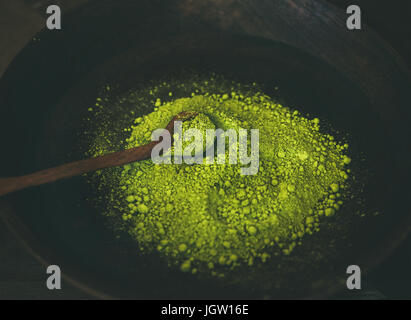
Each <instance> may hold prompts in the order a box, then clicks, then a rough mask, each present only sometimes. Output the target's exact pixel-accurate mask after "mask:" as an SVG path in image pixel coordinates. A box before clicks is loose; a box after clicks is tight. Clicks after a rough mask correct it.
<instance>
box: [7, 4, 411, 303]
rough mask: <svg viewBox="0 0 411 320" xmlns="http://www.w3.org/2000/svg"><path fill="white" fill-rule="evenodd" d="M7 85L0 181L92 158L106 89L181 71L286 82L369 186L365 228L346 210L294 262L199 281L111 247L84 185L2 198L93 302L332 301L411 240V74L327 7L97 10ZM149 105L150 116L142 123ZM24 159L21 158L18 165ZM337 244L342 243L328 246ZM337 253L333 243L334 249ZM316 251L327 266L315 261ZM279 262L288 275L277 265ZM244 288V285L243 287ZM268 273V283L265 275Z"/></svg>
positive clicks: (31, 48) (23, 61) (45, 46)
mask: <svg viewBox="0 0 411 320" xmlns="http://www.w3.org/2000/svg"><path fill="white" fill-rule="evenodd" d="M37 37H38V38H40V41H37V42H31V43H30V44H28V45H27V46H26V47H25V48H24V50H23V51H22V52H21V53H20V54H19V55H18V57H17V58H16V59H15V60H14V61H13V62H12V63H11V65H10V66H9V68H8V70H7V72H6V73H5V75H4V77H3V78H2V79H1V80H0V105H1V106H2V109H1V111H0V112H1V116H0V121H1V126H0V130H1V134H2V135H1V139H2V148H3V150H7V152H6V154H7V155H8V156H7V157H2V158H1V160H0V161H1V171H0V172H1V175H2V176H13V175H21V174H24V173H28V172H32V171H35V170H38V169H42V168H46V167H49V166H52V165H57V164H60V163H63V162H67V161H69V160H76V159H79V158H80V157H82V155H81V153H80V151H79V150H80V149H81V148H80V146H81V145H82V144H84V141H82V139H81V137H79V136H78V135H77V133H78V132H79V130H80V125H81V120H82V118H83V117H84V115H85V114H86V111H87V107H88V105H89V104H90V103H92V102H93V101H94V99H95V97H96V96H97V94H98V91H99V89H100V87H101V86H102V85H104V84H106V83H114V84H118V85H119V86H118V88H117V89H115V91H114V94H115V95H121V94H123V93H124V92H126V91H127V90H128V89H129V88H133V87H135V86H140V85H143V84H144V83H147V81H149V80H153V79H156V78H158V77H162V76H164V75H167V74H178V72H179V71H180V70H182V69H192V70H196V71H197V72H201V71H204V72H205V71H212V70H214V71H216V72H218V73H221V74H224V75H226V76H229V77H232V78H234V79H237V80H240V81H244V82H252V81H257V82H259V83H261V84H262V86H263V88H267V90H268V89H269V88H270V87H271V86H273V85H277V86H279V88H280V91H279V97H278V98H280V99H281V100H283V101H284V102H285V103H287V104H288V105H290V106H294V107H296V108H298V109H299V110H301V111H303V112H305V113H309V114H311V115H315V116H319V117H321V118H323V119H326V120H327V122H328V123H330V124H332V126H333V127H335V128H337V129H339V130H340V131H341V132H347V133H349V135H350V137H351V140H352V141H353V143H352V144H353V149H354V152H355V154H357V155H358V157H357V160H360V159H361V158H363V156H362V155H360V152H362V153H363V155H364V156H365V158H366V159H367V161H366V163H365V165H364V167H365V168H366V169H367V170H366V172H365V171H361V170H360V169H361V168H360V166H359V167H358V171H359V172H360V174H363V175H364V179H367V180H366V181H367V183H366V186H365V190H364V194H365V196H366V204H367V208H368V209H369V210H370V211H371V210H379V211H380V212H381V213H382V214H380V215H378V216H373V215H371V216H370V217H367V218H363V219H360V218H358V217H356V216H355V215H354V214H353V210H354V209H353V208H354V206H353V205H348V206H347V207H346V208H345V209H343V211H341V213H340V214H339V215H337V217H336V218H335V220H331V222H332V224H333V225H335V226H338V227H329V228H328V229H327V228H325V230H324V231H321V232H320V233H319V234H316V235H314V236H312V237H309V238H307V239H305V241H304V243H303V245H302V246H301V247H299V248H297V249H296V250H295V252H294V254H293V255H292V257H290V258H280V259H276V260H273V261H271V262H270V263H268V264H267V268H265V270H264V271H261V273H262V276H261V279H264V281H265V280H266V279H270V281H265V283H264V285H262V283H261V282H262V281H243V283H228V282H224V281H217V280H211V281H210V280H209V279H197V278H195V277H192V276H187V275H183V274H181V273H180V272H179V271H178V270H173V269H170V268H167V267H166V266H165V264H164V262H163V261H162V260H161V259H159V258H158V257H156V256H150V257H141V256H139V255H136V251H135V248H134V247H133V245H132V244H130V243H128V242H118V241H114V240H113V237H112V235H111V233H110V232H109V231H108V230H107V229H106V227H105V226H104V221H103V219H102V218H101V215H100V214H99V212H98V210H97V209H96V208H94V207H92V206H90V204H89V203H88V202H86V201H85V199H86V197H89V196H90V191H89V189H88V188H87V186H86V184H85V183H84V180H83V179H82V178H76V179H71V180H68V181H62V182H58V183H55V184H53V185H49V186H43V187H41V188H37V189H31V190H26V191H23V192H20V193H18V194H15V195H10V196H8V197H7V198H4V199H2V210H1V212H2V214H3V216H4V218H5V220H6V221H7V222H8V224H9V225H10V226H11V228H12V229H13V230H15V232H16V233H17V234H18V235H19V237H20V238H21V239H22V240H23V241H25V243H26V245H27V247H28V248H29V250H31V252H32V253H33V254H35V255H36V257H37V258H39V259H40V260H41V261H43V263H45V264H47V263H52V264H58V265H60V266H61V267H62V270H63V272H64V274H65V275H66V277H67V278H68V279H69V280H70V281H72V282H73V283H75V284H76V285H77V286H79V287H81V288H83V289H84V290H86V291H87V292H89V293H91V294H92V295H94V296H96V297H119V298H261V297H263V296H269V297H272V298H278V297H280V298H288V297H294V298H295V297H320V296H321V297H322V296H325V295H328V294H331V293H332V292H334V291H335V290H337V289H338V288H339V287H341V284H344V281H345V280H344V279H345V276H346V274H345V270H346V268H347V266H348V265H350V264H358V265H360V266H362V267H363V270H368V269H369V268H370V267H372V266H375V265H377V264H378V263H380V262H381V261H382V259H384V258H385V257H386V256H387V255H388V254H389V253H390V252H391V250H392V249H393V248H395V247H396V246H397V245H398V244H399V243H400V241H401V240H402V239H403V238H404V237H405V236H406V235H407V234H408V233H409V232H410V224H411V221H410V213H409V208H408V207H407V194H408V188H407V187H406V185H407V182H408V180H407V178H408V177H409V166H408V161H407V159H409V156H410V150H411V148H410V145H409V141H408V138H409V136H410V132H409V131H410V129H409V125H408V120H409V119H410V111H409V108H408V107H409V102H408V101H407V93H408V91H409V88H410V77H409V74H408V73H407V71H406V68H405V67H404V65H403V62H402V61H401V59H400V58H399V57H398V56H397V54H396V53H395V52H394V51H393V50H392V49H391V48H390V47H389V46H388V45H387V44H386V43H384V42H383V41H382V40H381V39H380V38H379V37H378V36H377V35H376V34H375V33H374V32H373V31H372V30H370V29H368V28H367V26H364V28H363V30H361V31H357V32H353V31H348V30H347V29H346V27H345V13H344V12H342V11H340V10H338V9H336V8H335V7H333V6H330V5H327V4H325V3H323V2H322V1H312V0H294V1H283V0H281V1H280V0H275V1H264V0H262V1H258V2H251V1H240V0H230V1H201V3H200V2H199V3H197V2H194V1H188V0H187V1H172V0H167V1H165V0H161V1H159V0H158V1H153V0H151V1H126V0H122V1H118V0H116V1H114V0H111V1H109V0H99V1H91V2H90V3H88V4H86V5H84V6H81V7H80V8H78V9H77V10H75V11H73V12H71V13H70V14H67V16H65V17H64V28H63V30H62V31H59V32H50V31H47V30H43V31H41V32H40V33H39V34H38V35H37ZM148 111H149V110H148V109H147V110H141V113H145V112H148ZM10 155H12V156H10ZM330 243H332V244H333V246H332V247H330V246H329V244H330ZM330 248H332V249H330ZM312 252H322V253H323V254H324V259H321V260H319V261H314V260H313V257H312ZM279 266H281V268H279ZM244 278H246V277H244ZM261 279H260V280H261Z"/></svg>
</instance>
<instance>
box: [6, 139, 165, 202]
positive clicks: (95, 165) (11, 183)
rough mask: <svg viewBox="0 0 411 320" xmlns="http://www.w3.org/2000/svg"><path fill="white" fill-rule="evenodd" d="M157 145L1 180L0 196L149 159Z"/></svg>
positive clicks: (151, 144)
mask: <svg viewBox="0 0 411 320" xmlns="http://www.w3.org/2000/svg"><path fill="white" fill-rule="evenodd" d="M157 143H158V142H157V141H153V142H150V143H148V144H146V145H143V146H140V147H137V148H132V149H128V150H124V151H120V152H115V153H110V154H107V155H104V156H100V157H96V158H91V159H86V160H80V161H75V162H71V163H67V164H63V165H61V166H58V167H54V168H50V169H46V170H41V171H38V172H35V173H32V174H28V175H25V176H21V177H12V178H0V196H4V195H6V194H8V193H12V192H15V191H19V190H22V189H25V188H28V187H34V186H39V185H42V184H46V183H50V182H54V181H57V180H61V179H66V178H71V177H74V176H78V175H81V174H84V173H87V172H92V171H96V170H100V169H105V168H110V167H116V166H121V165H125V164H128V163H131V162H135V161H140V160H145V159H148V158H150V156H151V150H152V149H153V147H154V146H155V145H156V144H157Z"/></svg>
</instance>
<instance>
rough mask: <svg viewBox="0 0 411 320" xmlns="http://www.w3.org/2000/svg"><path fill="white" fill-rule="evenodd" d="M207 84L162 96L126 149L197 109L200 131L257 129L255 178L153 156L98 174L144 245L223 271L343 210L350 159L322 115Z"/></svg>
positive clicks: (278, 247)
mask: <svg viewBox="0 0 411 320" xmlns="http://www.w3.org/2000/svg"><path fill="white" fill-rule="evenodd" d="M204 88H205V89H203V90H202V92H200V93H198V92H194V93H193V94H191V95H188V96H187V97H182V98H181V97H180V98H173V97H172V94H171V93H170V97H172V98H170V99H168V101H166V102H162V101H161V100H160V99H156V100H155V101H154V106H153V107H154V111H152V112H151V113H148V114H147V115H144V116H142V117H138V118H135V119H134V121H133V122H134V123H133V125H132V126H131V127H129V128H125V132H126V133H127V135H128V138H127V139H126V141H125V145H126V146H125V147H126V148H132V147H136V146H140V145H143V144H146V143H148V142H150V141H151V133H152V132H153V130H155V129H158V128H165V126H166V125H167V123H168V122H169V121H170V120H171V119H172V118H173V116H175V115H176V114H178V113H180V112H182V111H195V112H197V113H198V114H199V116H198V117H197V118H195V119H194V120H193V121H192V122H191V123H189V124H187V125H189V126H190V127H195V128H198V129H201V130H204V131H205V130H206V129H214V128H220V129H223V130H228V129H235V130H238V129H240V128H243V129H247V130H251V129H259V131H260V144H259V147H260V162H259V171H258V173H257V174H256V175H250V176H244V175H241V173H240V168H241V166H242V165H240V164H238V165H230V164H228V163H226V164H225V165H221V164H217V163H216V162H215V163H214V164H205V163H204V164H193V165H187V164H174V163H173V164H171V165H169V164H153V162H152V161H151V159H149V160H145V161H142V162H136V163H133V164H131V165H127V166H124V167H122V168H115V169H113V170H107V171H103V172H98V173H96V174H95V179H94V180H93V181H94V183H97V184H98V185H99V187H101V186H103V185H109V192H108V196H107V197H106V199H105V202H106V211H107V212H106V214H107V215H110V216H111V217H115V219H118V220H120V221H121V222H120V223H119V224H120V225H121V228H122V229H123V230H125V231H126V232H127V233H128V234H129V235H130V236H131V237H132V238H133V239H135V241H136V243H137V244H138V246H139V248H140V249H141V250H142V251H144V252H150V253H153V252H157V253H158V254H160V255H161V256H163V257H164V258H165V259H167V261H168V262H169V264H170V265H174V266H177V267H178V268H180V269H181V271H183V272H191V273H199V272H202V273H208V274H212V275H216V276H223V275H224V273H225V272H228V271H229V270H231V269H233V268H236V267H238V266H253V265H255V264H260V263H264V262H265V261H266V260H267V259H269V258H270V257H271V256H272V255H273V254H284V255H289V254H290V253H291V252H292V250H293V249H294V248H295V246H297V245H298V244H299V243H301V241H302V239H303V237H304V236H305V235H306V234H312V233H314V232H316V231H318V230H319V226H320V223H319V222H320V219H327V217H329V216H333V215H334V214H338V210H339V208H340V206H341V205H342V204H343V199H344V194H345V193H346V191H347V182H346V181H347V179H348V174H349V172H350V171H349V169H348V168H347V165H348V164H349V163H350V158H349V157H348V156H347V155H346V151H347V148H348V145H347V144H340V143H338V142H337V141H336V140H335V139H334V138H333V136H331V135H328V134H324V133H322V132H321V131H320V121H319V120H318V119H313V120H309V119H307V118H305V117H303V116H302V115H301V114H300V113H299V112H297V111H292V110H290V109H289V108H287V107H284V106H282V105H280V104H278V103H276V102H274V101H273V100H272V99H271V98H270V97H268V96H267V95H264V94H262V93H260V92H251V93H250V91H247V90H244V91H242V90H241V88H240V87H237V88H236V89H235V90H234V91H231V92H226V93H221V92H219V93H213V92H211V90H210V92H208V90H209V86H208V87H207V82H205V84H204ZM154 94H155V93H154ZM152 110H153V109H152ZM96 141H101V137H99V138H98V139H96ZM97 147H98V142H96V144H95V146H94V149H93V150H101V149H102V148H97ZM98 154H99V152H96V151H95V152H94V155H98ZM227 158H228V156H227ZM106 189H107V187H106Z"/></svg>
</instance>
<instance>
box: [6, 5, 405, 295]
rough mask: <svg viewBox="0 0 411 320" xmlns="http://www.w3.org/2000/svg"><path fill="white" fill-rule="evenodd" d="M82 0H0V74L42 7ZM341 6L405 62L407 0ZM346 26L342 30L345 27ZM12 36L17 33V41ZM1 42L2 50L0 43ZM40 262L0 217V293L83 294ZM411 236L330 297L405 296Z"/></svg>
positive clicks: (40, 20)
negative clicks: (49, 284) (53, 283)
mask: <svg viewBox="0 0 411 320" xmlns="http://www.w3.org/2000/svg"><path fill="white" fill-rule="evenodd" d="M86 1H87V0H60V1H58V0H57V1H49V0H25V1H23V0H0V76H1V74H2V73H3V72H4V68H5V67H6V66H7V65H8V63H9V62H10V61H11V60H12V58H13V56H14V55H15V54H16V53H17V52H18V51H19V50H20V48H21V47H22V46H24V42H23V40H21V39H24V37H17V36H16V35H17V32H18V34H19V35H21V34H23V35H25V36H26V38H27V40H29V39H30V38H31V37H33V36H34V32H35V30H38V29H39V28H40V27H41V26H42V25H44V21H45V8H46V7H47V5H49V4H60V5H61V6H62V9H63V10H65V9H67V10H68V9H70V8H72V7H75V6H76V5H78V4H81V3H84V2H86ZM328 2H329V3H332V4H334V5H337V6H339V7H341V8H342V9H343V10H345V8H346V7H347V6H348V5H350V4H357V5H360V7H361V9H362V17H363V22H365V23H367V24H368V25H370V26H371V27H372V28H373V29H374V30H375V31H377V32H378V33H379V35H380V36H382V37H383V38H384V39H385V40H386V41H388V42H389V43H390V44H391V45H392V46H393V47H394V48H395V49H396V50H397V51H398V52H399V53H400V55H402V57H403V58H404V59H405V60H406V62H407V64H408V67H411V2H410V1H409V0H395V1H389V2H388V1H375V0H357V1H346V0H328ZM347 32H348V31H347ZM15 39H19V40H18V41H22V42H20V43H19V42H18V41H15ZM5 47H7V48H8V50H3V49H2V48H5ZM46 277H47V275H46V272H45V268H44V267H43V266H41V265H40V264H39V263H38V262H37V261H36V260H35V259H34V258H33V257H31V256H30V255H29V254H28V253H27V252H26V251H25V250H24V249H23V247H22V246H21V244H20V243H19V242H18V240H17V239H16V238H15V237H14V236H13V235H12V234H11V233H10V231H8V229H7V227H6V226H5V225H4V223H3V222H2V221H0V299H56V298H57V299H61V298H64V299H84V298H89V297H88V296H87V295H86V294H84V293H82V292H81V291H80V290H78V289H76V288H73V287H71V286H70V285H68V284H66V283H64V282H63V290H61V291H49V290H47V288H46V286H45V281H46ZM410 286H411V237H409V238H408V239H407V240H406V241H405V242H404V243H403V244H402V245H401V247H399V248H398V249H397V250H396V251H395V252H394V253H393V254H392V256H391V257H390V258H389V259H387V260H386V261H385V262H384V263H383V264H381V265H380V266H379V267H378V268H377V269H375V270H373V271H371V272H370V273H369V274H368V275H366V276H365V278H364V280H363V287H364V290H362V291H361V292H349V291H347V292H345V293H342V294H340V295H339V296H336V297H335V298H337V299H340V298H347V299H365V298H389V299H411V290H410Z"/></svg>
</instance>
